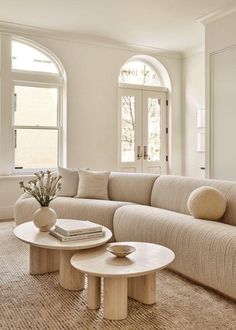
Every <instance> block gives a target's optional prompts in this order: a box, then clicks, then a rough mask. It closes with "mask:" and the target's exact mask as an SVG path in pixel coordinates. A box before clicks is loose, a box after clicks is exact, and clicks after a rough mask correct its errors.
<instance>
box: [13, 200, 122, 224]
mask: <svg viewBox="0 0 236 330" xmlns="http://www.w3.org/2000/svg"><path fill="white" fill-rule="evenodd" d="M127 204H128V203H125V202H116V201H109V200H97V199H80V198H71V197H57V198H56V199H54V200H53V201H52V202H51V204H50V207H51V208H53V209H54V210H55V211H56V213H57V217H58V218H65V219H81V220H90V221H93V222H95V223H98V224H101V225H103V226H106V227H107V228H109V229H111V230H113V216H114V213H115V210H116V209H117V208H119V207H121V206H124V205H127ZM38 208H39V204H38V203H37V201H36V200H35V199H34V198H32V197H30V198H27V196H24V195H23V196H22V198H20V199H19V200H18V201H17V203H16V205H15V220H16V224H17V225H19V224H20V223H23V222H27V221H31V220H32V217H33V214H34V212H35V211H36V210H37V209H38Z"/></svg>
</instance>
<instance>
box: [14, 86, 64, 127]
mask: <svg viewBox="0 0 236 330" xmlns="http://www.w3.org/2000/svg"><path fill="white" fill-rule="evenodd" d="M57 100H58V90H57V88H42V87H28V86H15V102H14V104H15V117H14V118H15V121H14V123H15V125H25V126H26V125H30V126H35V125H39V126H56V125H57Z"/></svg>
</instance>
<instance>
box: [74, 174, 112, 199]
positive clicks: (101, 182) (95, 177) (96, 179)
mask: <svg viewBox="0 0 236 330" xmlns="http://www.w3.org/2000/svg"><path fill="white" fill-rule="evenodd" d="M109 175H110V172H100V171H86V170H79V185H78V193H77V196H76V197H79V198H91V199H108V180H109Z"/></svg>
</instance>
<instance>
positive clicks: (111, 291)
mask: <svg viewBox="0 0 236 330" xmlns="http://www.w3.org/2000/svg"><path fill="white" fill-rule="evenodd" d="M127 282H128V281H127V278H125V277H113V278H104V318H106V319H109V320H122V319H125V318H126V317H127V309H128V308H127V307H128V297H127V292H128V290H127V287H128V285H127Z"/></svg>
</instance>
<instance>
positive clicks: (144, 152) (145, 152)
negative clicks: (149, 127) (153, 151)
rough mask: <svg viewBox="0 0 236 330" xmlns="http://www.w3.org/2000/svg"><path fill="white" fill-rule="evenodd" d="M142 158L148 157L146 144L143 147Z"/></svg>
mask: <svg viewBox="0 0 236 330" xmlns="http://www.w3.org/2000/svg"><path fill="white" fill-rule="evenodd" d="M143 158H144V159H148V147H147V146H144V147H143Z"/></svg>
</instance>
